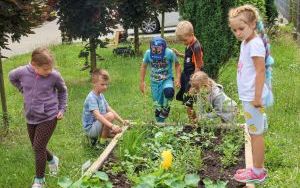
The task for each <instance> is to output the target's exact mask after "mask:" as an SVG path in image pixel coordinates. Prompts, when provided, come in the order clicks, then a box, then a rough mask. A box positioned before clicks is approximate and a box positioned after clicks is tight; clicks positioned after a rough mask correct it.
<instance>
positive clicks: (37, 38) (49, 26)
mask: <svg viewBox="0 0 300 188" xmlns="http://www.w3.org/2000/svg"><path fill="white" fill-rule="evenodd" d="M58 27H59V25H58V24H57V20H54V21H52V22H46V23H44V24H43V25H42V26H41V27H39V28H35V29H33V31H34V32H35V34H30V35H28V36H23V37H21V40H20V43H18V42H14V43H12V42H10V43H9V45H8V47H9V48H10V49H11V50H2V51H1V53H2V55H4V56H6V57H11V56H14V55H19V54H24V53H28V52H31V51H32V50H34V49H35V48H37V47H42V46H49V45H55V44H60V43H61V36H60V30H59V29H58ZM166 30H171V31H174V28H167V29H166ZM128 33H129V34H133V30H132V29H129V30H128ZM165 35H166V36H170V35H171V36H172V35H174V32H172V33H166V34H165ZM153 36H159V34H151V35H141V38H142V37H153ZM112 37H113V34H109V35H107V36H105V37H102V38H112ZM130 37H132V36H130ZM130 37H129V38H130ZM77 42H80V40H78V41H77Z"/></svg>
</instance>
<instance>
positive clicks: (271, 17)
mask: <svg viewBox="0 0 300 188" xmlns="http://www.w3.org/2000/svg"><path fill="white" fill-rule="evenodd" d="M277 17H278V11H277V8H276V6H275V3H274V0H266V20H267V24H268V27H272V26H273V25H274V24H275V21H276V18H277Z"/></svg>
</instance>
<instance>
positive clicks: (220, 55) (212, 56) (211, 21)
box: [179, 0, 235, 78]
mask: <svg viewBox="0 0 300 188" xmlns="http://www.w3.org/2000/svg"><path fill="white" fill-rule="evenodd" d="M234 5H235V2H234V1H231V0H216V1H214V3H212V2H210V1H199V0H181V1H179V9H180V13H181V15H182V17H183V19H186V20H189V21H190V22H191V23H192V24H193V26H194V30H195V31H194V33H195V35H196V37H197V38H198V39H199V41H200V43H201V44H202V46H203V51H204V71H205V72H206V73H207V74H208V75H209V76H210V77H212V78H217V77H218V72H219V69H220V68H221V66H222V65H223V64H224V63H226V62H227V61H228V59H229V58H230V57H231V55H232V52H233V50H232V48H233V46H234V43H235V38H234V36H233V34H232V32H231V31H230V29H229V27H228V18H227V15H228V11H229V8H230V7H233V6H234Z"/></svg>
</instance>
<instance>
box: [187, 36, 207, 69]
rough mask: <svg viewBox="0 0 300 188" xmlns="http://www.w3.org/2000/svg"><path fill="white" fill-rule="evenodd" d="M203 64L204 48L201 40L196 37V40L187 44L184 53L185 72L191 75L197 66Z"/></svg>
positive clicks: (200, 66)
mask: <svg viewBox="0 0 300 188" xmlns="http://www.w3.org/2000/svg"><path fill="white" fill-rule="evenodd" d="M202 66H203V50H202V46H201V44H200V42H199V41H198V40H197V39H195V40H194V42H193V43H192V44H191V45H189V46H187V47H186V49H185V55H184V69H183V72H184V73H185V74H188V75H191V74H193V73H194V71H195V68H200V69H201V68H202Z"/></svg>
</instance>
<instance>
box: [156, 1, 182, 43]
mask: <svg viewBox="0 0 300 188" xmlns="http://www.w3.org/2000/svg"><path fill="white" fill-rule="evenodd" d="M153 1H154V2H153V4H154V7H155V9H156V11H158V13H161V16H162V21H161V29H160V31H161V37H164V31H165V12H172V11H175V10H178V4H177V0H153Z"/></svg>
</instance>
